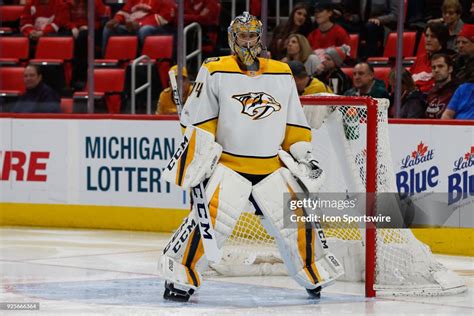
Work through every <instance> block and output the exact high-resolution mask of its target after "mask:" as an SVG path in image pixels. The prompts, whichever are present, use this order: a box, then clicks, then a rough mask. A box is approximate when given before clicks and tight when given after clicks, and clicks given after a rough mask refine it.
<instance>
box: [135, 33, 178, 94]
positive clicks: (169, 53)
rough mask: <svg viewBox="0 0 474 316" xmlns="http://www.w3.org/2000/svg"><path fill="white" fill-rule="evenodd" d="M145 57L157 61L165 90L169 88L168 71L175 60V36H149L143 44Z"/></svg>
mask: <svg viewBox="0 0 474 316" xmlns="http://www.w3.org/2000/svg"><path fill="white" fill-rule="evenodd" d="M142 53H143V55H147V56H148V57H150V58H151V59H153V60H155V61H156V66H157V67H158V73H159V75H160V80H161V84H162V86H163V88H166V87H167V86H168V71H169V69H170V67H171V60H172V58H173V36H171V35H160V36H148V37H147V38H146V39H145V43H144V44H143V50H142Z"/></svg>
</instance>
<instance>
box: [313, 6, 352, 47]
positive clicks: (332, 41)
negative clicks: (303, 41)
mask: <svg viewBox="0 0 474 316" xmlns="http://www.w3.org/2000/svg"><path fill="white" fill-rule="evenodd" d="M333 9H334V6H333V4H332V3H330V2H319V3H318V4H316V7H315V9H314V16H315V18H316V23H317V24H318V28H317V29H315V30H314V31H312V32H311V33H310V34H309V35H308V41H309V44H310V45H311V48H312V49H314V50H315V49H318V48H322V49H325V48H328V47H338V46H342V45H344V44H346V45H349V44H350V39H349V34H348V33H347V31H346V30H345V29H344V28H343V27H342V26H340V25H338V24H335V23H334V20H333V19H334V11H333Z"/></svg>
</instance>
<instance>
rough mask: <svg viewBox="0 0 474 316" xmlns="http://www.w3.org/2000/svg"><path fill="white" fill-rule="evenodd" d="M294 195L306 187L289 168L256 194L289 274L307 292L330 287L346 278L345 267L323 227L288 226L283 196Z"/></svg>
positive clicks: (263, 184) (256, 188) (261, 185)
mask: <svg viewBox="0 0 474 316" xmlns="http://www.w3.org/2000/svg"><path fill="white" fill-rule="evenodd" d="M292 192H293V193H295V192H302V188H301V187H300V186H299V185H298V183H297V182H296V180H295V179H294V178H293V176H292V175H291V173H290V172H289V171H288V169H286V168H280V169H278V170H277V171H275V172H274V173H272V174H271V175H269V176H268V177H267V178H265V179H263V180H262V181H260V182H259V183H258V184H257V185H255V186H254V188H253V191H252V195H253V197H254V198H255V201H256V202H257V204H258V206H259V208H260V209H261V211H262V213H263V214H264V216H265V220H263V221H262V224H263V225H264V227H265V228H266V229H267V230H269V231H271V232H272V233H273V234H274V236H275V240H276V242H277V245H278V248H279V250H280V253H281V255H282V258H283V260H284V262H285V265H286V268H287V270H288V274H289V275H290V276H292V277H293V278H294V279H295V281H296V282H297V283H298V284H300V285H301V286H303V287H304V288H306V289H310V290H312V289H317V288H318V287H326V286H328V285H330V284H332V283H333V282H334V281H335V280H336V278H337V277H339V276H340V275H342V273H343V269H342V265H341V264H340V263H339V261H338V260H337V259H336V257H335V256H334V255H333V254H331V253H330V252H329V251H328V246H327V243H326V240H325V237H324V233H323V231H322V229H320V226H319V227H316V226H315V225H306V224H307V223H300V224H298V228H297V229H296V228H293V227H285V226H284V218H283V216H284V209H283V194H284V193H292ZM300 211H301V212H304V210H302V209H300ZM302 215H303V214H302Z"/></svg>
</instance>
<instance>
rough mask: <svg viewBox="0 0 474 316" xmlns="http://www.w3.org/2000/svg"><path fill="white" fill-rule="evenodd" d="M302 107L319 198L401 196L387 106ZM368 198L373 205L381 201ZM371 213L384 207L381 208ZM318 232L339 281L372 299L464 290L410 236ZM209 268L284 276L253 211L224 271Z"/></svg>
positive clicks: (342, 229) (336, 100) (229, 247)
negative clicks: (319, 181)
mask: <svg viewBox="0 0 474 316" xmlns="http://www.w3.org/2000/svg"><path fill="white" fill-rule="evenodd" d="M301 100H302V104H303V105H304V111H305V114H306V116H307V118H308V122H309V124H310V125H311V126H312V127H313V128H315V129H316V132H315V134H314V135H315V137H314V138H315V141H313V143H314V145H315V146H314V147H315V156H316V158H317V159H318V160H319V162H320V164H321V166H322V169H323V170H325V172H327V174H326V176H327V177H326V178H327V179H328V181H327V184H325V185H324V187H323V188H322V189H321V192H376V193H382V192H392V193H393V192H397V188H396V183H395V172H394V169H393V163H392V156H391V152H390V140H389V135H388V118H387V110H388V106H389V103H388V100H385V99H377V100H376V99H372V98H367V97H340V96H313V97H304V98H302V99H301ZM319 140H320V141H319ZM336 161H337V163H336ZM367 196H368V198H373V199H375V196H376V195H375V194H368V195H367ZM368 202H370V201H368ZM369 204H370V203H367V205H369ZM374 205H375V208H383V207H384V205H380V203H379V202H378V201H377V202H376V203H375V204H374ZM321 224H322V225H323V228H324V231H325V234H326V237H327V239H328V242H329V246H330V249H331V252H333V253H334V254H335V255H336V257H338V258H339V260H340V261H342V262H343V265H344V269H345V275H344V277H343V278H342V279H343V280H346V281H365V285H366V295H367V296H375V291H377V295H381V294H382V295H383V294H389V295H445V294H456V293H460V292H463V291H464V290H465V289H466V287H465V285H464V283H463V281H462V280H461V279H460V278H459V277H458V276H457V275H455V274H454V273H452V272H451V271H449V270H447V269H446V268H445V267H444V266H443V265H442V264H441V263H439V262H437V261H436V260H435V258H434V256H433V255H432V253H431V251H430V249H429V247H428V246H426V245H425V244H423V243H422V242H420V241H419V240H417V239H416V237H415V236H414V235H413V233H412V232H411V230H410V229H374V228H370V227H365V228H363V229H361V228H359V227H358V226H348V225H347V224H344V223H337V224H334V223H331V224H325V223H321ZM212 268H213V270H214V271H216V272H217V273H219V274H222V275H228V276H243V275H282V274H285V273H286V271H285V268H284V265H283V261H282V260H281V258H280V256H279V254H278V250H277V248H276V244H275V241H274V239H273V237H271V236H270V235H269V234H268V233H267V232H266V230H265V229H264V228H263V226H262V225H261V224H260V219H259V218H258V217H257V216H256V215H254V214H253V210H246V211H244V212H243V213H242V215H241V217H240V219H239V221H238V223H237V225H236V227H235V228H234V231H233V233H232V236H231V237H230V239H229V240H228V242H227V243H226V245H225V247H224V257H223V259H222V261H221V263H219V264H217V265H216V264H214V265H212ZM214 273H215V272H214Z"/></svg>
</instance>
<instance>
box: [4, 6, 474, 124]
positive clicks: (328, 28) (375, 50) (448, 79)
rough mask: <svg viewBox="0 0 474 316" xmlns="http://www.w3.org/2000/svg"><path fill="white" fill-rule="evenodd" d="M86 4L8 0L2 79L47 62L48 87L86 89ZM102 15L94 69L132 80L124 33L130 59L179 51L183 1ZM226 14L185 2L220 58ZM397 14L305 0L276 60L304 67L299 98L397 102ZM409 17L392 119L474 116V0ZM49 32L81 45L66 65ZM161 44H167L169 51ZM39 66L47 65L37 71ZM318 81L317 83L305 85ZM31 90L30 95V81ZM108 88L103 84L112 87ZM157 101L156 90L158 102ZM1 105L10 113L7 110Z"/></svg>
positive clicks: (160, 70)
mask: <svg viewBox="0 0 474 316" xmlns="http://www.w3.org/2000/svg"><path fill="white" fill-rule="evenodd" d="M87 6H88V4H87V0H0V10H2V11H1V12H0V13H1V14H2V22H1V23H2V25H1V26H0V33H1V35H2V38H1V39H0V40H1V42H0V45H1V46H2V47H0V63H1V65H2V70H1V71H2V74H1V75H2V77H3V76H4V73H7V72H8V73H9V74H10V73H14V72H13V71H5V72H4V71H3V68H5V69H6V68H8V67H22V68H23V69H25V66H26V65H28V64H29V63H31V64H41V65H43V66H44V65H46V66H50V65H53V66H56V68H55V70H53V71H52V72H51V70H50V69H46V68H44V69H42V70H39V74H42V79H43V81H44V83H42V84H45V85H46V84H50V85H51V87H52V88H53V90H54V89H56V90H57V91H56V92H57V93H58V94H60V95H61V96H63V97H64V96H66V97H71V96H72V94H73V93H76V94H77V93H80V92H81V91H85V89H86V87H87V33H88V27H87V24H88V23H87V12H88V7H87ZM7 7H8V8H7ZM19 8H20V9H21V11H20V12H19V13H16V18H15V17H13V18H12V16H13V15H15V13H8V12H7V11H5V10H6V9H9V10H10V9H11V10H12V11H11V12H13V11H14V10H17V12H18V9H19ZM250 10H251V13H252V14H255V15H257V16H259V15H260V10H261V4H260V1H258V0H251V1H250ZM94 11H95V30H94V31H95V43H96V45H95V46H96V47H95V57H96V58H105V59H102V60H97V61H96V63H95V67H96V68H98V67H102V66H105V67H111V65H112V67H115V68H121V69H124V72H125V75H124V78H126V79H125V81H126V80H129V77H130V76H129V71H130V70H129V69H128V68H129V66H130V65H129V64H130V60H129V59H126V58H124V59H122V58H121V57H116V56H115V55H120V54H111V53H107V52H110V48H111V47H112V42H113V41H112V40H111V39H114V37H116V36H122V37H123V38H124V39H125V37H124V36H128V37H130V36H131V39H133V40H132V41H131V42H123V43H131V44H125V46H124V45H123V44H121V45H122V46H119V47H123V48H119V49H116V48H114V51H115V52H116V53H117V50H119V51H122V50H123V53H125V52H126V51H130V52H131V53H130V54H131V56H132V57H131V59H134V58H135V57H137V56H140V55H141V54H142V53H148V54H150V53H149V50H148V48H149V47H150V45H151V44H150V43H151V41H150V42H148V43H147V38H149V37H150V38H153V37H156V36H163V35H171V36H173V37H172V38H171V42H169V43H171V44H170V45H172V46H173V47H175V46H176V36H175V35H176V26H177V21H176V11H177V4H176V1H175V0H127V1H125V4H124V5H121V6H117V4H114V5H110V4H107V3H106V2H103V1H102V0H95V7H94ZM5 12H7V14H5ZM9 12H10V11H9ZM221 12H222V4H221V1H220V0H185V1H184V14H185V15H184V21H185V25H188V24H190V23H193V22H197V23H199V24H200V25H201V27H202V28H203V52H204V53H205V54H206V55H207V56H212V55H216V54H220V53H221V52H220V51H218V50H217V48H218V47H225V46H226V43H225V42H226V36H225V31H226V26H227V25H228V21H227V19H229V16H228V14H227V13H228V12H227V13H226V14H221ZM398 15H399V1H398V0H358V1H354V0H303V1H301V2H299V3H296V4H295V5H294V6H293V9H292V11H291V13H290V15H289V17H288V19H287V20H286V21H284V22H282V23H280V24H279V25H276V26H275V27H274V28H272V27H271V26H270V28H269V36H268V51H269V54H268V55H269V56H270V57H271V58H273V59H276V60H281V61H283V62H288V63H289V64H290V66H291V69H292V70H296V71H297V73H294V76H295V79H297V80H296V81H297V82H300V85H302V84H303V83H304V84H306V85H307V87H306V86H302V87H299V91H300V93H301V94H307V93H310V92H308V91H313V92H311V93H314V91H317V92H328V91H331V92H335V93H337V94H341V95H354V96H355V95H369V96H373V97H388V98H391V99H393V94H394V89H393V88H394V85H395V71H394V69H393V67H394V64H395V63H394V57H395V56H396V39H397V37H396V34H394V33H393V32H394V31H396V26H397V21H398ZM404 21H405V23H404V32H405V33H404V39H405V35H406V36H407V39H409V40H405V41H404V46H405V47H404V60H403V64H404V68H405V69H404V70H403V73H402V89H401V90H402V100H401V103H402V105H401V108H400V110H399V111H398V112H399V113H397V111H396V109H394V108H391V109H390V115H391V116H397V117H402V118H468V119H474V101H473V100H474V79H473V73H474V68H473V64H474V25H473V22H474V4H473V2H472V1H471V0H405V17H404ZM219 34H221V35H222V34H224V36H219ZM7 37H11V38H18V37H24V38H27V39H28V43H27V44H26V47H27V52H28V53H27V56H26V57H24V56H23V57H18V56H9V54H8V53H7V52H9V51H10V50H9V49H7V48H6V46H5V45H6V44H5V43H7V41H4V39H6V38H7ZM45 37H47V38H50V37H58V38H59V37H61V38H62V37H69V38H72V39H73V41H74V45H73V46H72V47H73V48H72V52H71V55H72V56H71V58H66V57H61V58H59V60H60V62H59V64H60V66H61V67H60V68H58V65H57V64H55V63H54V61H57V58H56V57H57V55H58V54H54V52H52V53H51V54H46V55H45V56H42V57H38V48H39V47H40V46H41V41H42V40H41V39H42V38H45ZM219 37H220V38H221V39H219ZM17 45H18V43H17ZM132 47H133V49H132ZM3 48H5V49H3ZM53 50H55V49H53ZM155 50H156V48H155ZM163 50H166V49H165V47H163ZM169 50H170V51H171V52H170V53H169V54H168V55H166V54H164V55H160V53H159V52H158V53H157V56H155V57H156V58H154V59H155V61H156V68H155V69H154V71H155V72H156V73H157V75H156V76H157V78H159V79H158V81H159V82H160V83H159V85H158V88H156V86H154V87H155V88H156V89H158V90H159V91H161V90H164V89H165V88H166V87H167V86H168V81H167V79H166V76H167V72H168V70H169V68H170V67H171V66H172V65H173V64H174V63H175V61H176V56H175V54H176V52H175V51H173V49H172V48H171V47H170V49H169ZM2 51H4V52H2ZM13 51H14V53H12V54H11V55H15V53H16V54H17V55H18V53H19V52H20V50H19V49H16V48H15V49H13ZM21 51H23V50H21ZM118 53H120V52H118ZM110 56H114V57H115V58H114V59H115V63H110V59H111V58H110ZM41 58H42V59H41ZM53 59H54V60H53ZM301 65H303V66H302V67H301ZM53 68H54V67H53ZM35 69H37V70H38V69H39V68H37V67H36V68H33V70H35ZM58 69H61V71H62V72H63V73H61V76H58ZM58 78H64V82H65V84H64V85H56V84H54V79H56V80H57V79H58ZM190 78H192V74H191V75H190ZM2 79H3V78H2ZM186 79H188V76H187V75H186ZM298 80H299V81H298ZM2 81H4V80H2ZM25 81H26V79H25ZM12 82H13V81H12ZM96 84H97V83H96ZM119 85H120V83H119ZM122 86H123V87H124V88H125V87H127V83H125V82H124V83H122ZM310 86H311V87H312V88H311V89H306V88H309V87H310ZM314 87H317V89H315V88H314ZM7 88H8V89H7ZM58 89H59V90H58ZM0 90H1V91H7V92H8V93H3V95H4V96H6V97H8V96H11V95H14V94H15V93H13V92H12V91H13V90H12V88H11V87H9V86H8V87H7V86H6V85H4V84H2V83H1V82H0ZM14 90H18V91H17V92H18V93H17V94H18V95H19V94H21V93H23V91H24V90H25V87H21V88H20V87H18V89H14ZM457 90H460V91H459V92H458V91H457ZM26 91H27V92H29V89H28V87H26ZM124 91H125V93H123V94H122V95H121V96H119V98H122V99H127V98H128V97H129V96H127V95H126V94H127V93H128V91H127V90H126V89H124ZM109 92H110V91H107V90H106V89H105V90H104V93H109ZM112 92H113V93H117V91H112ZM168 92H169V91H168ZM460 95H462V96H463V99H462V100H463V102H461V103H462V106H461V105H459V104H454V100H460V99H459V96H460ZM157 99H158V96H157V95H156V99H155V101H154V104H156V105H157V102H156V100H157ZM466 100H467V101H466ZM392 101H393V100H392ZM106 102H107V101H106ZM456 102H458V103H459V101H456ZM2 103H5V97H2ZM392 103H393V102H392ZM117 104H118V105H114V106H109V105H106V107H107V109H106V111H108V112H122V113H123V112H126V107H125V106H123V104H124V103H123V102H121V103H120V102H119V103H117ZM0 107H1V105H0ZM3 108H4V109H3V110H5V107H3ZM13 108H16V109H18V107H14V106H12V107H10V108H9V109H7V111H8V110H12V109H13ZM155 108H156V109H157V111H156V113H157V114H158V113H160V114H163V113H167V111H160V110H159V108H158V107H156V106H155ZM166 108H169V106H167V107H166ZM0 110H1V109H0ZM43 110H44V109H43ZM62 110H63V111H72V110H71V108H70V107H69V108H66V107H63V108H62ZM453 112H454V114H453ZM445 114H446V115H445Z"/></svg>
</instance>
